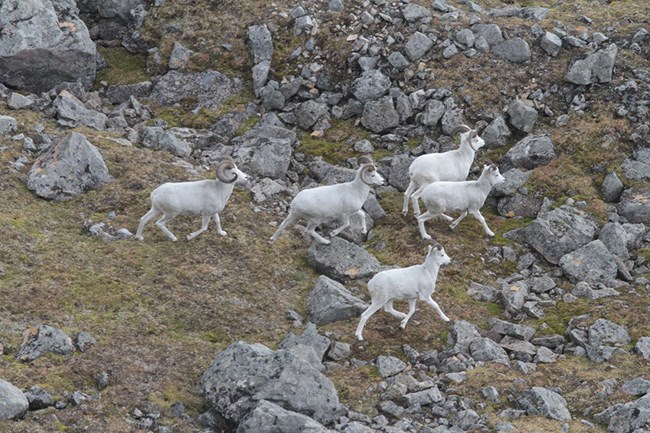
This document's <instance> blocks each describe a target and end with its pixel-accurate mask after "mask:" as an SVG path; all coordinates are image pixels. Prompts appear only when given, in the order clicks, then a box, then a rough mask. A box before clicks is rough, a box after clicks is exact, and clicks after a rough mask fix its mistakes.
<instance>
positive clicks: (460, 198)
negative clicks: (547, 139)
mask: <svg viewBox="0 0 650 433" xmlns="http://www.w3.org/2000/svg"><path fill="white" fill-rule="evenodd" d="M504 180H505V179H504V177H503V176H501V173H499V169H498V168H497V166H496V165H494V164H491V165H487V164H486V165H485V166H484V167H483V172H482V173H481V176H480V177H479V178H478V180H467V181H463V182H435V183H431V184H429V185H427V186H426V188H424V191H423V192H422V195H421V197H422V201H423V202H424V204H425V205H426V207H427V211H426V212H425V213H423V214H422V215H420V216H418V218H417V220H418V227H419V228H420V235H421V236H422V239H431V236H429V235H428V234H427V232H426V230H425V229H424V223H425V221H427V220H429V219H431V218H433V217H439V218H443V219H445V220H447V221H452V220H453V218H451V217H450V216H447V215H445V214H444V212H461V214H460V217H458V219H456V220H455V221H454V222H452V223H451V225H450V226H449V227H450V228H451V229H452V230H453V229H455V228H456V226H457V225H458V223H459V222H461V221H462V219H463V218H465V217H466V216H467V213H468V212H469V213H471V214H472V216H473V217H474V218H476V219H477V220H478V221H479V222H480V223H481V224H482V225H483V228H484V229H485V233H487V235H488V236H494V233H493V232H492V230H490V228H489V227H488V225H487V223H486V222H485V218H483V215H481V212H480V209H481V208H482V207H483V204H484V203H485V199H486V198H487V196H488V194H489V193H490V190H491V189H492V187H493V186H494V185H496V184H498V183H501V182H503V181H504Z"/></svg>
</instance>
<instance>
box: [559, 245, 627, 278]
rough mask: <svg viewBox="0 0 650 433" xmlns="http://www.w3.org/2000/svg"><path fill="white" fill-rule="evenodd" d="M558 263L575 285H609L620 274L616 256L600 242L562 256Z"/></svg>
mask: <svg viewBox="0 0 650 433" xmlns="http://www.w3.org/2000/svg"><path fill="white" fill-rule="evenodd" d="M558 263H559V265H560V266H561V267H562V270H563V271H564V273H565V274H566V276H567V277H568V278H569V280H570V281H571V282H573V283H578V282H580V281H585V282H587V283H590V284H598V283H603V284H605V285H607V284H608V283H609V282H610V281H612V280H613V279H615V278H616V273H617V272H618V267H617V266H616V261H615V260H614V256H612V253H610V252H609V250H608V249H607V247H606V246H605V244H603V243H602V242H601V241H600V240H595V241H592V242H589V243H588V244H587V245H584V246H582V247H580V248H578V249H577V250H575V251H572V252H570V253H568V254H566V255H564V256H562V257H561V258H560V261H559V262H558Z"/></svg>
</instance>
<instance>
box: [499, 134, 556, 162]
mask: <svg viewBox="0 0 650 433" xmlns="http://www.w3.org/2000/svg"><path fill="white" fill-rule="evenodd" d="M555 157H556V155H555V148H554V146H553V142H552V141H551V138H550V137H549V136H548V135H528V136H526V137H525V138H524V139H523V140H521V141H519V142H518V143H517V144H515V145H514V146H512V147H511V148H510V150H508V152H506V154H505V155H504V156H503V159H502V163H503V166H504V169H505V168H513V167H515V168H525V169H527V170H532V169H534V168H535V167H537V166H539V165H546V164H548V163H549V162H551V161H552V160H553V159H555Z"/></svg>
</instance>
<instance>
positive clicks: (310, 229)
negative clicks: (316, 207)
mask: <svg viewBox="0 0 650 433" xmlns="http://www.w3.org/2000/svg"><path fill="white" fill-rule="evenodd" d="M319 224H320V221H316V222H314V221H309V222H308V223H307V230H306V231H307V233H309V234H310V235H311V237H313V238H314V239H316V240H317V241H318V242H320V243H321V244H325V245H329V244H330V241H328V240H327V239H325V238H324V237H322V236H321V235H319V234H318V233H316V227H318V225H319Z"/></svg>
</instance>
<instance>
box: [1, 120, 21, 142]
mask: <svg viewBox="0 0 650 433" xmlns="http://www.w3.org/2000/svg"><path fill="white" fill-rule="evenodd" d="M16 127H17V123H16V119H14V118H13V117H11V116H4V115H0V137H3V136H5V135H8V134H10V133H12V132H16Z"/></svg>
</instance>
